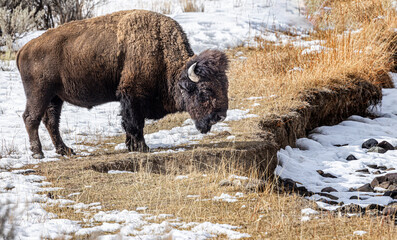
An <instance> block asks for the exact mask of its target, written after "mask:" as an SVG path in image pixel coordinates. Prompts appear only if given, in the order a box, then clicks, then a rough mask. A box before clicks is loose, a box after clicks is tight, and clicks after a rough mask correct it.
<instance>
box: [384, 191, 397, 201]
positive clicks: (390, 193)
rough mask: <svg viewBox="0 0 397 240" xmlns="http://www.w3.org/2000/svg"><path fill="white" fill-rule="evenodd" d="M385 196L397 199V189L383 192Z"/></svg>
mask: <svg viewBox="0 0 397 240" xmlns="http://www.w3.org/2000/svg"><path fill="white" fill-rule="evenodd" d="M383 196H387V197H391V198H393V199H397V191H387V192H385V193H384V194H383Z"/></svg>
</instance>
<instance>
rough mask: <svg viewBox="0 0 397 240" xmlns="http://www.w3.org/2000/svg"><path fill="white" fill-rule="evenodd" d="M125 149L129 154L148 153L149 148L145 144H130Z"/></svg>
mask: <svg viewBox="0 0 397 240" xmlns="http://www.w3.org/2000/svg"><path fill="white" fill-rule="evenodd" d="M127 147H128V151H130V152H150V148H149V147H148V146H147V145H146V143H137V144H131V145H129V146H127Z"/></svg>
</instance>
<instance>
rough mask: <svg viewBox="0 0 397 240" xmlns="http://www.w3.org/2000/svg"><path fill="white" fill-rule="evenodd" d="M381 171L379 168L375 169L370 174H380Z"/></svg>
mask: <svg viewBox="0 0 397 240" xmlns="http://www.w3.org/2000/svg"><path fill="white" fill-rule="evenodd" d="M381 173H382V172H381V171H379V170H376V171H373V172H372V174H376V175H378V174H381Z"/></svg>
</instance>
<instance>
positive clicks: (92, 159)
mask: <svg viewBox="0 0 397 240" xmlns="http://www.w3.org/2000/svg"><path fill="white" fill-rule="evenodd" d="M186 2H193V3H194V4H195V5H194V9H195V11H192V12H186V11H185V9H186V5H184V3H186ZM351 2H354V1H351ZM359 2H360V4H361V5H362V6H364V5H365V4H368V3H374V2H373V1H359ZM381 2H382V4H383V1H381ZM385 2H388V1H385ZM316 4H317V5H316ZM332 4H333V3H330V5H329V6H328V5H324V4H319V3H318V1H306V5H305V4H304V1H299V0H282V1H260V0H233V1H228V0H213V1H205V0H203V1H199V0H198V1H180V0H179V1H177V0H169V1H160V0H152V1H127V0H122V1H121V0H110V1H109V2H108V4H107V5H105V6H101V7H99V8H98V9H97V10H96V15H98V16H99V15H103V14H107V13H111V12H114V11H119V10H125V9H132V8H142V9H149V10H154V11H158V12H162V13H164V14H167V15H169V16H171V17H172V18H174V19H176V20H177V21H178V22H179V23H180V24H181V25H182V27H183V29H184V30H185V31H186V33H187V35H188V38H189V41H190V43H191V45H192V47H193V49H194V51H195V52H196V53H199V52H201V51H203V50H205V49H207V48H218V49H222V50H225V51H227V53H228V56H229V57H230V59H231V69H230V71H229V81H230V94H229V95H230V108H229V111H228V117H227V119H226V120H225V121H224V122H222V123H218V124H216V125H215V126H213V128H212V130H211V132H210V133H209V134H207V135H204V134H200V133H199V132H198V131H197V130H196V129H195V127H194V124H193V122H192V120H191V119H189V116H188V115H187V114H175V115H172V116H167V117H166V118H165V119H162V120H159V121H151V120H147V121H146V127H145V139H146V142H147V144H148V146H149V147H150V148H151V149H152V152H151V153H149V155H158V156H165V155H171V156H173V154H175V158H176V159H178V157H179V158H183V157H184V156H186V155H183V154H191V153H192V154H193V153H194V151H195V148H196V146H199V145H200V146H203V145H209V146H210V147H208V148H209V149H212V148H214V147H213V146H216V145H217V144H219V145H221V144H226V146H227V147H228V148H233V146H234V145H235V144H237V143H238V142H244V141H247V142H249V143H250V141H251V140H252V139H254V140H256V137H255V134H256V133H257V127H256V125H258V120H259V119H260V118H262V117H266V116H267V114H270V113H272V114H284V113H287V112H288V111H290V110H291V109H294V108H297V107H298V106H300V105H301V104H302V103H301V102H300V101H298V100H297V97H296V96H297V95H298V93H299V92H302V91H303V90H305V89H309V88H313V87H314V88H319V89H320V88H325V87H327V86H329V85H332V84H334V79H335V78H336V79H342V80H346V79H345V78H344V76H345V75H346V73H351V72H353V73H356V72H360V73H361V74H362V75H360V76H361V77H362V78H364V79H367V78H368V79H369V80H370V77H371V76H372V77H373V76H374V75H373V72H377V71H379V70H380V69H381V70H388V69H387V66H386V65H387V64H385V62H387V60H388V57H389V56H390V54H389V53H385V49H387V46H388V45H387V44H388V42H386V40H385V43H384V44H383V42H382V43H379V42H376V41H375V40H372V39H378V38H379V39H381V38H382V37H384V36H385V35H382V34H383V33H379V32H380V31H379V30H374V29H380V27H379V26H382V27H385V26H386V27H390V26H393V24H391V23H390V22H392V20H393V19H394V20H395V18H394V17H395V15H394V14H395V13H394V11H393V10H392V9H391V6H392V5H387V6H388V7H389V8H387V7H385V8H386V10H385V9H383V8H380V7H379V5H378V4H374V6H377V7H379V9H377V8H375V10H372V11H373V12H374V14H377V15H376V17H377V18H379V20H376V21H375V20H374V21H372V20H370V21H369V23H367V25H364V26H360V27H359V28H358V27H357V26H355V25H354V23H355V21H357V19H358V20H359V21H361V18H360V17H357V16H360V13H361V12H360V11H362V9H361V8H357V9H356V11H357V12H356V15H357V16H356V15H354V16H350V15H348V14H347V15H346V19H344V20H345V21H346V22H345V23H344V24H347V23H349V24H351V25H352V27H351V28H348V29H343V31H340V29H338V26H339V25H338V24H342V23H340V22H339V20H335V18H333V17H335V16H333V15H332V14H333V13H334V12H335V14H336V13H338V14H339V12H338V11H339V10H341V9H343V8H349V9H351V6H339V5H335V4H334V5H332ZM361 5H360V7H361ZM316 6H317V7H316ZM313 9H314V10H313ZM331 10H332V11H333V12H332V13H330V14H329V18H327V19H326V18H322V17H321V16H323V15H322V14H324V11H331ZM391 12H392V13H391ZM308 16H309V18H308ZM350 17H351V19H350ZM355 17H357V18H355ZM371 17H372V15H371ZM309 20H310V21H309ZM349 21H351V22H349ZM327 24H330V25H332V24H333V25H332V26H333V27H335V29H332V30H331V32H321V31H320V30H319V29H317V28H318V27H319V26H321V27H323V28H329V26H328V25H327ZM354 27H357V29H355V28H354ZM394 27H396V26H394ZM334 30H335V31H334ZM41 33H42V32H35V33H32V34H30V35H28V37H27V38H25V39H22V40H20V41H18V42H17V43H16V45H17V46H19V47H21V46H23V44H25V43H26V42H27V41H28V40H29V39H31V38H32V37H37V36H38V35H39V34H41ZM374 36H376V38H375V37H374ZM385 38H386V37H385ZM368 39H370V40H368ZM346 43H348V44H346ZM346 45H348V46H349V47H346ZM342 46H345V47H344V48H342ZM366 51H367V52H366ZM341 59H343V60H341ZM1 66H2V67H3V69H4V70H1V71H0V239H1V238H4V239H9V238H10V239H11V237H14V238H15V239H89V238H90V239H209V238H219V239H223V238H226V239H246V238H247V239H248V238H254V239H265V238H268V239H296V238H303V239H311V238H321V239H329V238H337V239H345V238H349V239H351V238H361V237H363V238H368V239H377V238H379V239H382V238H390V237H392V236H395V234H396V232H397V231H396V229H395V226H394V221H390V219H389V218H382V219H381V217H377V216H372V215H369V214H367V215H361V214H359V213H352V214H350V215H349V214H346V215H345V214H341V213H340V212H338V209H340V208H341V207H343V206H345V205H348V204H351V203H352V204H357V205H359V206H362V207H364V208H365V207H366V206H369V205H370V204H378V205H382V206H386V205H389V204H392V203H393V202H394V201H395V200H393V198H392V197H390V196H383V195H384V192H386V191H387V189H385V188H383V189H381V188H379V187H378V188H377V189H374V190H373V191H371V192H358V191H355V190H357V188H359V187H361V186H363V185H364V184H367V183H369V182H371V181H372V179H374V177H378V176H382V175H385V174H388V173H397V170H395V169H396V168H397V153H395V152H394V151H388V152H386V153H384V154H382V153H371V152H368V150H367V149H363V148H362V147H361V144H362V143H363V142H364V141H366V140H368V139H370V138H375V139H377V140H378V141H379V142H381V141H383V140H386V141H388V142H389V143H391V144H392V145H393V146H394V147H395V146H397V140H396V139H397V133H396V131H395V129H396V126H397V117H396V114H397V104H396V101H397V88H390V89H383V100H382V103H381V104H380V105H378V106H373V107H372V108H371V109H370V111H371V112H372V113H373V114H374V116H376V118H367V117H361V116H351V117H350V118H349V119H347V120H346V121H343V122H341V123H340V124H338V125H335V126H323V127H319V128H316V129H314V130H313V131H312V132H311V133H310V134H309V136H308V137H307V138H302V139H298V140H297V147H296V148H291V147H286V148H285V149H281V150H280V151H279V152H278V159H279V163H280V164H279V166H278V167H277V168H276V170H275V173H276V174H277V175H278V176H280V177H281V178H289V179H292V180H293V181H295V182H297V183H298V186H304V187H306V189H307V190H308V191H311V192H313V193H315V194H314V195H312V196H310V197H306V198H302V197H300V196H298V195H295V194H288V193H284V192H278V191H277V190H275V188H274V187H273V184H274V182H272V180H269V181H268V182H266V184H265V185H266V187H265V189H264V190H263V191H259V192H257V191H250V189H249V188H248V187H247V185H249V184H251V183H254V182H257V181H259V180H257V179H256V176H255V174H249V173H247V172H242V171H241V169H239V168H238V167H236V168H235V169H230V168H226V167H223V165H225V166H227V165H228V159H222V161H221V162H222V164H221V166H217V167H215V168H214V170H212V171H211V170H209V171H205V172H203V171H200V169H195V168H194V164H193V163H192V167H191V169H190V170H189V171H188V172H181V171H179V170H177V169H176V170H174V171H173V172H171V173H169V174H155V173H150V172H148V171H145V170H139V171H137V172H131V171H122V170H111V171H108V172H107V173H100V172H96V171H93V170H90V169H88V170H87V166H89V165H90V164H94V163H96V162H99V161H117V160H119V159H122V158H124V159H125V158H128V157H131V156H135V155H137V156H138V155H139V153H127V151H126V150H125V145H124V143H123V142H124V136H123V130H122V127H121V124H120V116H119V115H118V114H119V104H118V103H109V104H104V105H101V106H98V107H95V108H93V109H91V110H87V109H83V108H78V107H75V106H72V105H70V104H65V105H64V107H63V111H62V117H61V134H62V136H63V138H64V141H65V143H66V144H67V145H68V146H70V147H72V148H73V149H74V150H75V152H77V155H76V156H72V157H62V156H59V155H57V154H56V153H55V149H54V147H53V145H52V143H51V140H50V138H49V135H48V133H47V130H46V129H45V127H44V126H41V127H40V138H41V141H42V144H43V151H44V154H45V156H46V158H44V159H41V160H37V159H33V158H32V157H31V156H30V155H31V152H30V151H29V143H28V136H27V133H26V130H25V127H24V124H23V120H22V113H23V111H24V107H25V95H24V90H23V86H22V82H21V79H20V76H19V73H18V70H17V69H16V66H15V63H14V62H13V61H10V62H9V61H5V62H1ZM374 66H376V67H374ZM325 69H327V71H325ZM388 74H389V75H390V77H391V78H392V79H393V81H394V83H395V84H397V75H396V74H395V73H388ZM373 81H375V80H373ZM341 84H342V85H343V84H345V82H343V81H342V83H341ZM212 145H213V146H212ZM350 154H353V155H354V156H355V157H356V158H357V159H356V160H354V161H348V160H346V158H347V157H348V156H349V155H350ZM369 166H372V167H369ZM375 166H376V167H375ZM380 166H382V167H385V168H384V169H383V168H382V169H380V168H379V167H380ZM393 168H394V169H393ZM363 169H367V172H365V171H364V173H363V172H357V170H363ZM318 170H322V171H323V172H325V173H329V174H331V175H333V176H335V178H329V177H324V176H321V175H320V174H319V173H318ZM326 187H332V188H333V189H334V190H336V192H330V193H329V194H328V195H324V194H321V192H322V190H323V189H324V188H326ZM351 189H353V190H351ZM318 193H320V194H318ZM330 195H331V196H330ZM353 196H356V198H352V197H353ZM331 200H332V201H336V202H337V203H336V204H332V203H330V201H331ZM328 210H336V211H334V212H332V211H328ZM2 219H4V220H2ZM2 234H3V235H2ZM7 234H9V235H8V236H7Z"/></svg>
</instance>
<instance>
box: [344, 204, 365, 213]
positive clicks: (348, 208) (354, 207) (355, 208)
mask: <svg viewBox="0 0 397 240" xmlns="http://www.w3.org/2000/svg"><path fill="white" fill-rule="evenodd" d="M364 211H365V209H364V208H362V207H361V206H359V205H357V204H353V203H351V204H349V205H346V206H343V207H341V212H349V213H361V212H364Z"/></svg>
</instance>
